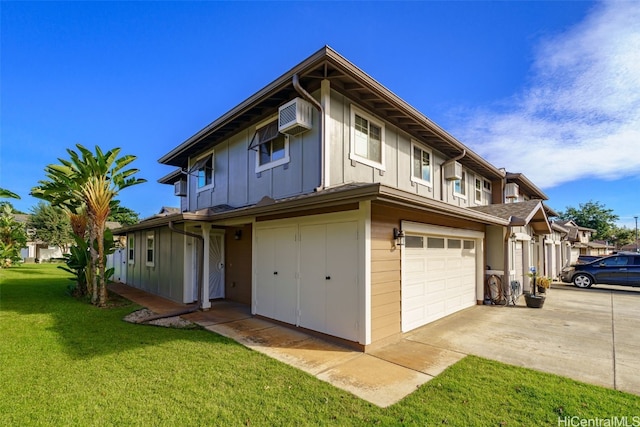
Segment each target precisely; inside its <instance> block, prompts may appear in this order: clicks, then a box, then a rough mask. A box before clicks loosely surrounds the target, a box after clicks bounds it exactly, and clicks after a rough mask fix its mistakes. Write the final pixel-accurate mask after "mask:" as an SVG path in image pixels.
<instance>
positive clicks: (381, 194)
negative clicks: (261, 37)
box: [118, 47, 551, 350]
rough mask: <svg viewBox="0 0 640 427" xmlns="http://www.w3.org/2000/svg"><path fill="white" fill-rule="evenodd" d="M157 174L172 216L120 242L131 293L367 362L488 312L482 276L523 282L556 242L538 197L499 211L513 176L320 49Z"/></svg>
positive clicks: (175, 153)
mask: <svg viewBox="0 0 640 427" xmlns="http://www.w3.org/2000/svg"><path fill="white" fill-rule="evenodd" d="M160 162H161V163H163V164H166V165H169V166H173V167H175V168H176V169H175V170H174V171H173V172H171V173H169V174H167V175H166V176H164V177H163V178H161V179H160V180H159V181H160V182H161V183H165V184H170V185H173V186H174V192H175V194H176V195H177V196H180V205H181V208H180V212H177V213H169V212H168V213H167V214H166V215H156V216H154V217H152V218H149V219H147V220H144V221H142V222H141V223H139V224H137V225H134V226H129V227H124V228H122V229H120V230H119V231H118V233H119V234H121V235H126V236H127V274H126V278H127V283H128V284H129V285H131V286H135V287H138V288H140V289H143V290H146V291H148V292H152V293H155V294H158V295H162V296H164V297H166V298H169V299H172V300H175V301H180V302H183V303H191V302H194V301H196V300H201V303H202V307H203V308H204V309H208V308H209V307H211V303H210V300H211V299H215V298H226V299H228V300H233V301H238V302H241V303H245V304H248V305H251V310H252V312H253V313H254V314H255V315H259V316H263V317H266V318H270V319H275V320H278V321H280V322H283V323H286V324H290V325H295V326H297V327H301V328H305V329H307V330H312V331H315V332H318V333H321V334H324V335H328V336H332V337H336V338H337V339H339V340H342V341H343V342H345V343H349V344H351V345H354V346H357V347H359V348H361V349H363V350H367V349H370V348H372V347H374V346H377V345H381V344H383V343H385V342H389V341H390V340H393V339H397V337H399V336H400V335H401V334H402V333H403V332H407V331H410V330H412V329H414V328H417V327H419V326H422V325H424V324H426V323H429V322H432V321H434V320H436V319H439V318H441V317H443V316H446V315H448V314H451V313H453V312H456V311H458V310H461V309H463V308H466V307H469V306H472V305H474V304H479V303H481V302H482V300H483V298H484V288H485V286H484V284H485V270H486V268H485V266H486V265H487V264H491V265H492V268H495V269H499V270H505V279H506V281H509V280H510V278H513V277H517V278H518V280H523V281H524V278H523V277H522V276H523V275H524V272H525V271H527V270H528V267H529V266H530V265H533V263H534V262H537V261H536V255H535V253H537V252H536V249H535V248H534V247H532V246H531V242H532V241H534V242H535V239H539V236H542V235H546V234H550V233H551V228H550V225H549V223H548V220H547V215H548V212H549V211H548V209H546V208H545V207H544V205H543V204H542V200H544V199H546V196H544V195H543V194H542V193H541V192H540V191H539V190H538V189H537V187H535V186H533V184H531V183H530V182H529V181H528V180H526V178H524V177H523V176H522V175H519V174H513V176H512V177H511V178H512V181H513V182H515V183H520V184H523V185H521V186H520V188H521V189H522V190H523V194H524V196H526V197H528V199H523V200H527V201H523V202H521V203H505V201H506V200H505V197H504V191H505V186H506V185H507V184H508V183H509V182H511V181H508V180H507V176H508V174H506V173H505V172H504V171H503V170H501V169H498V168H496V167H495V166H493V165H491V164H490V163H489V162H488V161H486V160H485V159H483V158H482V157H480V156H479V155H478V154H476V153H474V152H473V151H471V150H469V149H468V148H467V147H466V146H465V145H463V144H462V143H461V142H460V141H458V140H456V139H455V138H454V137H453V136H451V135H450V134H448V133H447V132H446V131H445V130H443V129H442V128H440V127H438V126H437V125H436V124H435V123H433V122H432V121H431V120H429V119H428V118H427V117H425V116H424V115H423V114H421V113H420V112H419V111H417V110H416V109H414V108H413V107H411V106H410V105H409V104H407V103H406V102H404V101H403V100H402V99H400V98H398V97H397V96H396V95H394V94H393V93H392V92H391V91H389V90H388V89H386V88H385V87H384V86H382V85H381V84H380V83H378V82H377V81H375V80H373V79H372V78H371V77H369V76H368V75H367V74H366V73H364V72H363V71H362V70H360V69H359V68H357V67H356V66H355V65H353V64H352V63H350V62H349V61H347V60H346V59H345V58H343V57H342V56H340V55H339V54H338V53H336V52H335V51H334V50H332V49H331V48H329V47H325V48H322V49H321V50H319V51H318V52H316V53H315V54H314V55H312V56H311V57H309V58H307V59H306V60H304V61H303V62H302V63H300V64H298V65H296V66H295V67H294V68H292V69H291V70H290V71H288V72H287V73H285V74H284V75H282V76H281V77H279V78H278V79H276V80H275V81H273V82H272V83H270V84H269V85H267V86H266V87H265V88H263V89H262V90H260V91H259V92H257V93H256V94H254V95H252V96H251V97H250V98H248V99H247V100H245V101H244V102H242V103H241V104H239V105H238V106H237V107H235V108H233V109H232V110H231V111H229V112H228V113H226V114H224V115H223V116H221V117H220V118H218V119H217V120H215V121H214V122H212V123H211V124H209V125H208V126H207V127H205V128H204V129H202V130H200V131H199V132H197V133H196V134H195V135H193V136H192V137H190V138H189V139H187V140H186V141H184V142H183V143H182V144H180V145H179V146H177V147H175V148H174V149H173V150H171V151H170V152H169V153H167V154H166V155H164V156H163V157H162V158H161V159H160ZM525 190H526V191H525ZM541 195H542V197H541ZM532 199H535V200H532ZM494 206H497V207H496V208H495V209H496V210H494ZM504 209H507V211H506V212H502V210H504ZM527 236H528V237H527ZM518 242H520V244H519V245H518ZM525 242H526V243H525ZM538 242H539V243H538V245H539V246H540V247H541V248H544V246H545V245H544V244H542V243H540V242H541V240H538ZM518 251H520V252H518ZM512 252H513V253H512ZM538 256H540V255H538ZM505 265H506V266H507V268H504V266H505ZM200 271H202V274H200V273H199V272H200ZM200 276H202V277H203V278H204V286H202V287H201V289H200V291H198V277H200ZM525 277H526V276H525ZM199 297H200V298H199Z"/></svg>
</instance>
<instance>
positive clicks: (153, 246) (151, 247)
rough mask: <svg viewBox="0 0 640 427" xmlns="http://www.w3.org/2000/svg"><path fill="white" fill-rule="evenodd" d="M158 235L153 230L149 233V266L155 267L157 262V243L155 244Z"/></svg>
mask: <svg viewBox="0 0 640 427" xmlns="http://www.w3.org/2000/svg"><path fill="white" fill-rule="evenodd" d="M155 240H156V236H155V234H154V233H153V232H150V233H148V234H147V248H146V253H147V260H146V264H147V266H149V267H153V266H154V265H155V263H156V244H155Z"/></svg>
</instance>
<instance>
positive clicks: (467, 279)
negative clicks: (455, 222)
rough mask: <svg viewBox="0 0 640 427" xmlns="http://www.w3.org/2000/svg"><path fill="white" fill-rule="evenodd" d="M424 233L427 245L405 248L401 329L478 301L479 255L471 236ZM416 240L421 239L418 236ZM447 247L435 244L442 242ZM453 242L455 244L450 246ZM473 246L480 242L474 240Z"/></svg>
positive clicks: (411, 327)
mask: <svg viewBox="0 0 640 427" xmlns="http://www.w3.org/2000/svg"><path fill="white" fill-rule="evenodd" d="M420 236H422V237H423V239H422V240H423V241H424V242H425V243H424V244H425V245H426V246H432V247H425V248H415V247H409V248H404V250H403V254H402V256H403V265H402V268H403V270H402V330H403V331H404V332H406V331H409V330H411V329H415V328H416V327H419V326H422V325H424V324H426V323H429V322H432V321H434V320H437V319H439V318H441V317H444V316H446V315H449V314H451V313H454V312H456V311H458V310H461V309H463V308H466V307H469V306H471V305H474V304H475V301H476V286H475V280H476V256H475V249H463V248H464V247H465V243H464V241H465V240H467V243H466V245H467V246H466V247H467V248H468V247H469V246H470V244H469V242H468V239H460V238H453V237H452V238H449V237H450V236H429V234H428V233H425V234H420ZM414 241H419V240H418V239H416V240H414ZM443 242H444V246H445V247H444V248H441V247H440V248H439V247H434V246H438V245H442V244H443ZM447 246H452V248H447ZM472 246H473V247H474V248H475V247H476V246H477V242H475V241H474V242H473V245H472Z"/></svg>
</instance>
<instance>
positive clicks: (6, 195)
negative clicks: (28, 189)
mask: <svg viewBox="0 0 640 427" xmlns="http://www.w3.org/2000/svg"><path fill="white" fill-rule="evenodd" d="M19 198H20V196H18V195H17V194H16V193H14V192H12V191H9V190H7V189H5V188H0V199H19Z"/></svg>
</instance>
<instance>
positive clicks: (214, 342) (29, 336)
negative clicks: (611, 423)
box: [0, 264, 640, 426]
mask: <svg viewBox="0 0 640 427" xmlns="http://www.w3.org/2000/svg"><path fill="white" fill-rule="evenodd" d="M0 274H1V275H2V276H1V279H0V280H1V283H0V425H2V426H26V425H50V426H69V425H79V426H90V425H99V426H105V425H118V426H123V425H145V426H150V425H153V426H162V425H167V426H189V425H194V426H196V425H197V426H204V425H225V426H227V425H252V426H263V425H264V426H271V425H296V426H297V425H327V424H328V425H340V426H342V425H369V424H376V425H436V424H437V425H452V426H468V425H477V426H484V425H486V426H533V425H552V426H557V425H559V424H558V417H562V419H565V417H568V418H566V419H567V420H569V419H571V417H578V418H579V419H585V420H588V419H596V418H599V419H605V418H609V419H611V418H613V417H623V416H627V417H628V419H629V422H632V420H633V419H632V417H634V416H640V396H635V395H631V394H626V393H622V392H617V391H614V390H609V389H605V388H601V387H596V386H591V385H586V384H582V383H579V382H576V381H572V380H569V379H566V378H562V377H558V376H554V375H550V374H543V373H539V372H536V371H532V370H527V369H522V368H517V367H512V366H509V365H504V364H501V363H497V362H493V361H488V360H485V359H481V358H477V357H467V358H465V359H463V360H461V361H460V362H458V363H457V364H455V365H454V366H452V367H451V368H449V369H448V370H446V371H445V372H444V373H443V374H442V375H440V376H438V377H436V378H435V379H434V380H432V381H430V382H428V383H426V384H425V385H423V386H422V387H420V388H419V389H418V390H417V391H416V392H414V393H413V394H411V395H410V396H408V397H407V398H405V399H404V400H402V401H400V402H399V403H397V404H396V405H393V406H391V407H389V408H386V409H381V408H378V407H376V406H373V405H371V404H369V403H367V402H365V401H363V400H360V399H358V398H357V397H354V396H352V395H350V394H349V393H347V392H345V391H342V390H340V389H337V388H335V387H332V386H331V385H329V384H327V383H324V382H322V381H320V380H317V379H316V378H314V377H313V376H310V375H307V374H305V373H303V372H301V371H299V370H296V369H294V368H291V367H289V366H287V365H285V364H282V363H280V362H277V361H275V360H273V359H270V358H269V357H267V356H265V355H262V354H260V353H257V352H254V351H251V350H249V349H247V348H245V347H243V346H241V345H239V344H237V343H235V342H234V341H232V340H229V339H227V338H224V337H221V336H218V335H215V334H213V333H211V332H208V331H205V330H200V329H197V330H193V329H191V330H185V329H165V328H160V327H152V326H142V325H133V324H129V323H126V322H123V321H122V318H123V317H124V316H125V315H126V314H128V313H130V312H131V311H133V310H135V309H137V308H139V307H137V306H135V305H132V304H129V303H126V302H125V303H121V304H114V305H113V306H112V307H110V308H107V309H100V308H96V307H94V306H92V305H90V304H87V303H84V302H81V301H77V300H75V299H73V298H71V297H69V296H67V295H66V288H67V285H68V284H69V283H70V281H69V279H68V277H69V275H68V274H67V273H65V272H64V271H62V270H59V269H57V268H56V267H55V265H47V264H42V265H24V266H20V267H15V268H11V269H9V270H0ZM576 363H588V361H578V360H577V361H576ZM574 420H575V419H574ZM563 425H570V424H563Z"/></svg>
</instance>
